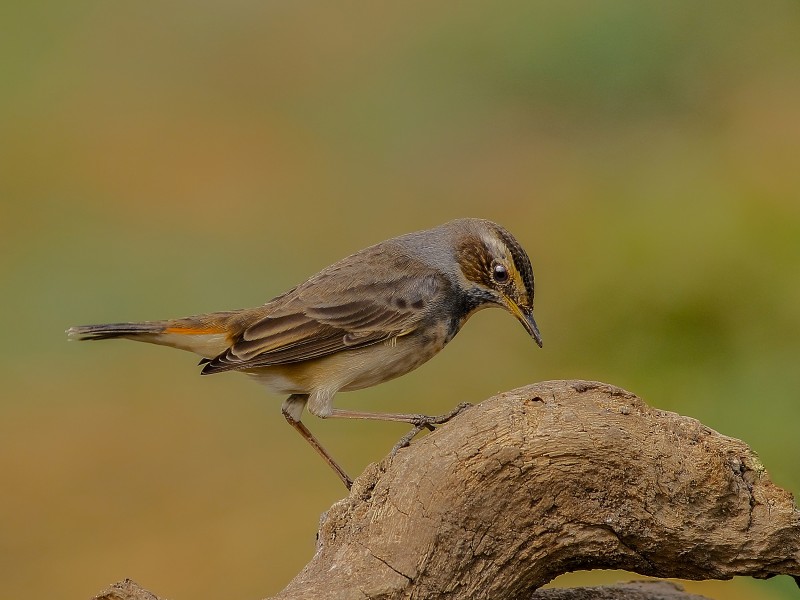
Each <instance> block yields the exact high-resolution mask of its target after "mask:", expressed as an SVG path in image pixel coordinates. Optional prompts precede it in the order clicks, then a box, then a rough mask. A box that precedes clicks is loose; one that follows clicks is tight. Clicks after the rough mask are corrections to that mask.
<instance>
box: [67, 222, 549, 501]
mask: <svg viewBox="0 0 800 600" xmlns="http://www.w3.org/2000/svg"><path fill="white" fill-rule="evenodd" d="M533 297H534V279H533V269H532V267H531V262H530V259H529V258H528V255H527V253H526V252H525V250H523V248H522V246H521V245H520V244H519V242H518V241H517V240H516V238H514V236H513V235H511V233H509V232H508V230H507V229H505V228H504V227H502V226H500V225H498V224H497V223H495V222H493V221H489V220H485V219H476V218H462V219H456V220H453V221H449V222H447V223H444V224H443V225H439V226H438V227H434V228H432V229H426V230H422V231H416V232H412V233H407V234H405V235H400V236H398V237H394V238H391V239H388V240H385V241H382V242H380V243H378V244H375V245H373V246H370V247H368V248H365V249H363V250H360V251H358V252H355V253H354V254H351V255H350V256H347V257H346V258H343V259H342V260H339V261H338V262H335V263H333V264H332V265H330V266H328V267H326V268H324V269H322V270H321V271H320V272H318V273H317V274H316V275H313V276H312V277H310V278H309V279H307V280H306V281H304V282H303V283H301V284H299V285H297V286H295V287H293V288H292V289H290V290H288V291H287V292H284V293H283V294H280V295H279V296H276V297H275V298H273V299H272V300H270V301H269V302H267V303H266V304H263V305H261V306H258V307H255V308H245V309H239V310H228V311H221V312H212V313H207V314H199V315H194V316H190V317H183V318H178V319H169V320H161V321H143V322H130V323H107V324H100V325H80V326H75V327H70V328H69V329H67V332H66V333H67V335H68V338H69V339H71V340H105V339H111V338H125V339H130V340H135V341H140V342H149V343H152V344H159V345H162V346H170V347H173V348H178V349H181V350H187V351H189V352H193V353H195V354H197V355H199V356H200V357H202V358H201V360H200V363H199V365H200V366H202V371H201V373H202V374H203V375H211V374H215V373H222V372H226V371H238V372H242V373H245V374H247V375H249V376H250V377H252V378H253V379H255V380H256V381H258V382H259V383H261V384H263V385H265V386H266V387H267V388H268V389H269V390H271V391H273V392H277V393H280V394H289V396H288V398H287V399H286V400H285V401H284V402H283V404H282V406H281V411H282V413H283V415H284V417H285V418H286V420H287V421H288V422H289V424H291V425H292V427H294V429H296V430H297V431H298V432H299V433H300V435H302V437H303V438H305V440H306V441H307V442H308V443H310V444H311V446H312V447H313V448H314V449H315V450H316V451H317V452H318V453H319V455H320V456H321V457H322V458H323V459H324V460H325V462H326V463H327V464H328V465H329V466H330V467H331V468H332V469H333V470H334V471H335V472H336V474H337V476H338V477H339V478H340V479H341V481H342V483H344V485H345V486H346V487H347V488H348V489H350V487H351V485H352V480H351V479H350V477H349V476H348V475H347V474H346V473H345V471H344V470H343V469H342V467H341V466H340V465H339V464H338V463H337V462H336V461H335V460H334V459H333V457H332V456H331V455H330V454H329V453H328V452H327V450H325V448H323V446H322V445H321V444H320V443H319V441H318V440H317V438H316V437H314V436H313V435H312V434H311V432H310V431H309V430H308V428H307V427H306V426H305V424H304V423H303V422H302V421H301V417H302V414H303V411H304V410H305V409H307V410H308V412H310V413H311V414H312V415H314V416H317V417H320V418H323V419H325V418H346V419H374V420H385V421H399V422H406V423H410V424H412V425H414V426H415V427H416V428H417V431H419V430H420V429H421V428H422V427H428V428H429V429H433V427H432V425H433V424H440V423H442V422H445V421H446V420H447V419H449V418H451V417H452V416H454V414H456V413H457V412H459V410H460V409H458V410H456V411H454V412H453V413H450V414H448V415H443V416H441V417H429V416H425V415H420V414H404V413H373V412H366V411H358V410H347V409H342V408H336V407H334V405H333V399H334V396H335V395H336V394H337V393H338V392H340V391H341V392H344V391H350V390H358V389H363V388H367V387H371V386H374V385H377V384H380V383H383V382H385V381H388V380H390V379H394V378H396V377H399V376H401V375H405V374H406V373H408V372H409V371H412V370H414V369H416V368H417V367H419V366H420V365H422V364H423V363H425V362H426V361H428V360H429V359H430V358H432V357H433V356H434V355H436V354H437V353H438V352H439V351H441V350H442V349H443V348H444V347H445V345H447V343H448V342H450V340H452V339H453V337H454V336H455V335H456V334H457V333H458V332H459V330H460V329H461V327H462V326H463V325H464V323H465V322H466V321H467V319H469V318H470V317H471V316H472V315H473V314H474V313H475V312H477V311H479V310H481V309H484V308H489V307H500V308H503V309H505V310H506V311H508V312H509V313H511V314H512V315H513V316H514V317H516V318H517V320H518V321H519V322H520V323H521V324H522V326H523V327H524V328H525V330H526V331H527V333H528V334H529V335H530V336H531V337H532V338H533V340H534V341H535V342H536V344H537V345H538V346H539V347H541V346H542V337H541V334H540V333H539V327H538V325H537V324H536V321H535V320H534V316H533Z"/></svg>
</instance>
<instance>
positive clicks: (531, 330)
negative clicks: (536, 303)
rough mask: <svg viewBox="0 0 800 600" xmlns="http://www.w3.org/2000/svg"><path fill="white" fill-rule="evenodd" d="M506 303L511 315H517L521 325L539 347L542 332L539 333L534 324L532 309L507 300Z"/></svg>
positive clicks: (537, 327) (540, 345)
mask: <svg viewBox="0 0 800 600" xmlns="http://www.w3.org/2000/svg"><path fill="white" fill-rule="evenodd" d="M508 304H509V308H510V309H511V312H512V313H513V315H514V316H515V317H517V319H518V320H519V322H520V323H522V326H523V327H524V328H525V331H527V332H528V334H530V336H531V337H532V338H533V339H534V341H535V342H536V344H537V345H538V346H539V348H541V347H542V334H541V333H539V326H538V325H537V324H536V321H535V320H534V318H533V309H532V308H528V307H527V306H526V307H521V306H518V305H517V304H516V303H514V302H509V303H508Z"/></svg>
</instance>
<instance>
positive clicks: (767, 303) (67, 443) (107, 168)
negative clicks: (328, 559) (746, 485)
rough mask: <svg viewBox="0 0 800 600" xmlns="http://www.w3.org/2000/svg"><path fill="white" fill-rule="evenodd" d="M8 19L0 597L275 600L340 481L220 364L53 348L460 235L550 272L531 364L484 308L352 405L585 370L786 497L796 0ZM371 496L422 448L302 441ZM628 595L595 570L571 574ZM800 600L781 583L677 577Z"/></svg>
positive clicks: (426, 403) (799, 336)
mask: <svg viewBox="0 0 800 600" xmlns="http://www.w3.org/2000/svg"><path fill="white" fill-rule="evenodd" d="M0 12H2V16H1V18H0V78H1V79H0V85H1V86H2V93H0V202H1V204H0V282H1V283H2V293H1V294H0V320H1V321H2V322H1V323H0V331H2V336H3V337H2V340H3V344H2V349H1V350H0V352H1V353H2V356H0V369H2V373H0V376H1V377H2V388H0V397H1V400H0V481H1V482H2V483H1V485H2V491H0V587H1V588H2V589H0V595H2V596H3V597H7V598H20V597H27V598H76V599H80V598H88V597H90V596H92V595H93V594H94V593H96V592H97V591H99V590H100V589H101V588H103V587H104V586H106V585H107V584H109V583H111V582H113V581H115V580H118V579H121V578H123V577H132V578H134V579H135V580H137V581H138V582H140V583H141V584H142V585H144V586H145V587H148V588H150V589H152V590H154V591H156V592H157V593H159V594H160V595H162V596H166V597H169V598H173V599H175V600H203V599H215V598H221V597H225V598H232V599H248V598H260V597H263V596H265V595H267V594H270V593H274V592H275V591H277V590H279V589H280V588H281V587H282V586H283V585H285V584H286V583H287V582H288V580H289V579H290V578H291V577H292V576H293V575H294V574H295V573H296V572H297V571H298V570H299V569H300V568H301V567H302V565H304V564H305V562H306V561H307V560H308V559H309V558H310V557H311V555H312V553H313V549H314V533H315V531H316V526H317V522H318V518H319V515H320V514H321V513H322V512H323V511H324V510H326V509H327V508H328V506H330V504H331V503H333V502H334V501H336V500H337V499H338V498H340V497H342V495H343V494H344V490H343V488H342V486H341V484H340V482H339V481H338V480H337V479H336V477H335V476H334V475H333V473H331V472H330V471H329V469H328V468H327V467H326V466H325V465H324V464H323V462H322V461H321V460H320V459H319V458H318V457H317V456H316V455H314V453H313V452H312V451H311V449H310V448H309V447H308V446H307V445H306V444H305V443H304V442H303V441H302V440H301V439H300V437H299V436H298V435H297V434H296V433H295V432H294V431H292V430H291V428H289V427H287V426H286V424H285V423H284V420H283V418H282V416H281V415H280V412H279V405H280V402H281V401H282V398H281V397H277V396H273V395H270V394H268V393H267V392H266V391H264V390H263V389H261V388H259V387H258V386H257V385H255V384H253V383H252V382H250V381H248V380H247V378H245V377H241V376H240V375H237V374H224V375H218V376H214V377H202V378H201V377H199V376H198V369H197V368H196V367H195V363H196V359H195V357H193V356H191V355H188V354H184V353H181V352H177V351H174V350H171V349H166V348H157V347H154V346H147V345H144V344H141V345H139V344H133V343H130V342H124V341H120V342H117V341H113V342H104V343H102V344H96V343H85V344H76V343H70V344H68V343H67V341H66V337H65V335H64V333H63V332H64V329H65V328H66V327H67V326H69V325H74V324H84V323H96V322H105V321H118V320H143V319H157V318H166V317H174V316H183V315H187V314H194V313H199V312H205V311H211V310H221V309H229V308H238V307H243V306H250V305H257V304H260V303H262V302H264V301H266V300H267V299H269V298H270V297H272V296H274V295H276V294H278V293H280V292H282V291H283V290H285V289H286V288H288V287H290V286H292V285H294V284H296V283H298V282H299V281H301V280H303V279H304V278H305V277H307V276H309V275H311V274H312V273H314V272H315V271H316V270H318V269H319V268H321V267H323V266H325V265H327V264H329V263H330V262H333V261H334V260H336V259H338V258H341V257H342V256H344V255H346V254H349V253H350V252H352V251H355V250H357V249H359V248H361V247H364V246H366V245H369V244H372V243H374V242H377V241H379V240H382V239H384V238H386V237H390V236H393V235H397V234H400V233H404V232H406V231H411V230H415V229H421V228H425V227H429V226H432V225H436V224H438V223H441V222H443V221H445V220H448V219H450V218H454V217H460V216H480V217H487V218H491V219H494V220H497V221H499V222H500V223H502V224H504V225H505V226H507V227H508V228H509V229H510V230H511V231H512V232H513V233H514V234H515V235H516V236H517V237H518V238H519V240H520V241H521V242H522V244H523V245H524V246H525V248H527V250H528V252H529V253H530V255H531V258H532V261H533V264H534V270H535V273H536V282H537V302H536V315H537V320H538V322H539V325H540V327H541V329H542V334H543V336H544V342H545V345H544V349H543V350H539V349H538V348H537V347H536V346H535V344H533V342H532V341H531V340H530V339H529V338H528V337H527V336H526V334H525V332H524V331H523V329H522V328H521V327H520V326H519V324H518V323H516V321H515V320H514V319H513V318H511V317H510V316H509V315H507V314H505V313H503V312H502V311H486V312H482V313H480V314H478V315H477V316H475V317H474V318H473V320H472V321H471V322H470V323H469V324H468V325H467V326H466V328H465V329H464V331H463V332H462V333H461V334H460V335H459V336H458V337H457V338H456V339H455V340H454V341H453V342H452V343H451V345H450V346H449V347H448V348H447V349H446V351H445V352H443V353H442V354H441V355H440V356H438V357H436V358H435V359H434V360H432V361H431V362H430V363H428V364H426V365H425V366H423V367H422V368H420V369H419V370H418V371H416V372H414V373H412V374H410V375H408V376H406V377H403V378H401V379H399V380H396V381H394V382H391V383H387V384H384V385H382V386H379V387H377V388H373V389H370V390H364V391H361V392H355V393H349V394H342V395H340V396H338V397H337V405H339V406H343V407H353V408H361V409H370V410H394V411H415V412H416V411H421V412H428V413H441V412H444V411H447V410H449V409H450V408H451V407H453V406H454V405H455V404H457V403H459V402H462V401H467V400H469V401H479V400H481V399H482V398H485V397H487V396H488V395H491V394H493V393H494V392H497V391H500V390H506V389H510V388H513V387H516V386H520V385H523V384H526V383H529V382H533V381H540V380H545V379H556V378H584V379H599V380H602V381H606V382H609V383H613V384H616V385H619V386H622V387H625V388H627V389H629V390H631V391H634V392H636V393H637V394H639V395H640V396H642V397H643V398H644V399H645V400H646V401H648V402H649V403H650V404H652V405H655V406H658V407H661V408H664V409H668V410H674V411H678V412H681V413H683V414H688V415H691V416H693V417H696V418H698V419H700V420H702V421H703V422H704V423H706V424H708V425H709V426H711V427H713V428H714V429H716V430H718V431H720V432H723V433H725V434H727V435H731V436H735V437H740V438H743V439H744V440H746V441H747V442H748V443H750V444H751V445H752V447H753V448H754V449H755V450H757V451H758V452H759V454H760V457H761V459H762V461H763V463H764V464H765V465H766V467H767V469H768V470H769V472H770V474H771V476H772V478H773V479H774V480H775V481H776V482H777V483H778V484H780V485H782V486H784V487H786V488H788V489H790V490H793V491H794V492H798V491H800V466H798V457H800V436H798V422H799V421H800V398H799V396H800V392H798V390H800V368H799V366H798V359H799V358H800V276H799V275H800V160H799V158H798V157H800V4H798V3H797V2H793V1H792V2H790V1H775V2H768V3H755V2H736V1H725V2H722V1H716V2H715V1H709V2H701V3H698V2H689V1H677V2H669V3H643V2H638V1H633V0H630V1H616V2H603V3H600V2H589V1H586V2H576V1H566V2H550V3H541V2H523V1H520V2H491V3H490V2H486V3H474V2H447V3H444V2H423V1H416V0H415V1H407V2H402V3H401V2H397V3H369V2H364V3H352V2H344V3H338V2H313V1H312V2H288V1H282V2H277V1H272V2H266V1H265V2H255V1H245V0H232V1H230V2H216V3H215V2H188V1H180V0H170V1H164V2H147V1H145V2H125V3H123V2H102V1H99V0H90V1H86V0H76V1H70V2H55V1H53V0H43V1H37V0H32V1H27V2H22V1H20V0H12V2H6V3H4V5H3V7H2V9H0ZM307 422H308V424H309V427H310V428H311V429H312V430H313V431H315V432H317V433H318V435H319V437H320V438H321V439H322V440H323V442H324V443H325V444H326V445H327V446H328V447H329V448H330V450H331V452H332V453H333V454H334V455H335V456H337V457H339V458H340V459H341V461H342V462H343V464H344V465H345V466H346V468H347V470H348V471H349V472H350V473H352V474H353V475H357V474H358V473H360V472H361V470H362V469H363V468H364V467H365V466H366V465H367V464H368V463H370V462H372V461H375V460H378V459H380V458H381V457H382V456H383V455H384V454H385V453H386V452H387V451H388V450H389V449H390V448H391V447H392V445H393V444H394V443H395V441H396V440H397V439H398V438H399V436H401V435H402V434H403V433H405V431H406V429H405V427H403V426H402V425H397V424H380V423H370V422H323V421H320V420H318V419H314V418H313V417H308V418H307ZM629 576H630V575H629V574H625V573H601V572H593V573H584V574H578V575H571V576H568V577H564V578H561V579H559V580H557V581H556V582H555V583H556V584H576V583H599V582H606V581H616V580H619V579H625V578H628V577H629ZM690 589H692V590H697V591H699V592H701V593H705V594H708V595H710V596H713V597H716V598H726V599H740V598H741V599H744V598H747V599H752V598H760V599H769V600H771V599H779V598H793V597H796V594H797V589H796V588H795V586H794V583H793V582H791V581H790V580H789V579H788V578H776V579H773V580H770V581H766V582H764V581H753V580H747V579H740V580H736V581H733V582H711V583H706V584H690Z"/></svg>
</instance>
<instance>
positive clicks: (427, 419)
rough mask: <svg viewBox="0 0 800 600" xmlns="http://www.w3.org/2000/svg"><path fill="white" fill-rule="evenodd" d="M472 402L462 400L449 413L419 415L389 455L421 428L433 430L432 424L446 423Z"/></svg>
mask: <svg viewBox="0 0 800 600" xmlns="http://www.w3.org/2000/svg"><path fill="white" fill-rule="evenodd" d="M471 406H472V404H471V403H470V402H462V403H461V404H459V405H458V406H456V407H455V408H454V409H453V410H451V411H450V412H449V413H445V414H443V415H437V416H428V415H419V416H418V417H417V419H416V420H415V421H414V422H413V425H414V429H412V430H411V431H409V432H408V433H407V434H405V435H404V436H403V437H401V438H400V440H399V441H398V442H397V443H396V444H395V445H394V447H393V448H392V451H391V452H390V454H389V455H390V456H394V455H395V454H397V452H398V451H399V450H400V449H401V448H405V447H406V446H408V445H409V444H410V443H411V440H413V439H414V438H415V437H417V434H418V433H419V432H421V431H422V430H423V429H427V430H428V431H433V430H434V429H435V427H434V425H441V424H442V423H447V422H448V421H449V420H450V419H452V418H453V417H455V416H457V415H460V414H461V413H462V412H464V411H465V410H467V409H468V408H470V407H471Z"/></svg>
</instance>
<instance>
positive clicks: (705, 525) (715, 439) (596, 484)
mask: <svg viewBox="0 0 800 600" xmlns="http://www.w3.org/2000/svg"><path fill="white" fill-rule="evenodd" d="M581 569H624V570H627V571H632V572H635V573H639V574H642V575H648V576H654V577H665V578H682V579H729V578H731V577H733V576H736V575H748V576H751V577H756V578H768V577H772V576H774V575H781V574H785V575H790V576H793V577H795V578H796V580H797V578H798V577H800V511H798V509H797V507H796V506H795V504H794V501H793V498H792V496H791V494H789V493H788V492H787V491H785V490H783V489H781V488H779V487H777V486H776V485H774V484H773V483H772V482H771V481H770V480H769V477H768V476H767V473H766V471H765V469H764V467H763V466H762V465H761V463H760V462H759V460H758V458H757V457H756V455H755V454H754V453H753V451H752V450H751V449H750V448H749V447H748V446H747V445H746V444H745V443H744V442H742V441H740V440H737V439H733V438H730V437H726V436H724V435H721V434H719V433H717V432H715V431H713V430H711V429H709V428H708V427H706V426H704V425H702V424H701V423H700V422H698V421H696V420H695V419H692V418H689V417H683V416H680V415H677V414H675V413H671V412H666V411H662V410H658V409H653V408H650V407H648V406H647V405H646V404H645V403H644V402H643V401H642V400H640V399H639V398H638V397H636V396H635V395H633V394H631V393H629V392H626V391H624V390H622V389H620V388H617V387H614V386H610V385H607V384H603V383H597V382H588V381H550V382H544V383H539V384H534V385H530V386H527V387H523V388H520V389H517V390H513V391H510V392H506V393H503V394H499V395H497V396H494V397H492V398H490V399H488V400H486V401H484V402H482V403H481V404H479V405H477V406H474V407H472V408H470V409H469V410H466V411H464V412H463V413H461V414H460V415H458V416H457V417H456V418H454V419H453V420H452V421H450V422H448V423H447V424H445V425H442V426H441V427H439V428H438V429H437V430H436V431H435V432H433V433H431V434H429V435H426V436H424V437H421V438H419V439H417V440H416V441H415V442H413V443H412V444H411V445H410V446H409V447H407V448H403V449H401V450H400V451H399V452H397V453H396V454H395V455H394V456H390V457H387V458H386V459H385V460H383V461H382V462H381V463H379V464H374V465H371V466H370V467H368V468H367V469H366V471H365V472H364V473H363V474H362V475H361V476H360V477H359V478H357V479H356V481H355V482H354V485H353V488H352V490H351V492H350V494H349V496H348V497H347V498H345V499H343V500H341V501H339V502H337V503H336V504H334V505H333V506H332V507H331V508H330V510H329V511H328V513H327V515H326V516H325V517H324V519H323V521H322V525H321V527H320V530H319V534H318V544H317V551H316V553H315V555H314V557H313V558H312V559H311V561H310V562H309V563H308V565H306V567H305V568H304V569H303V570H302V571H301V572H300V573H299V574H298V575H297V576H296V577H295V578H294V579H293V580H292V581H291V582H290V583H289V585H288V586H287V587H286V588H285V589H284V590H283V591H281V592H280V593H279V594H278V595H276V596H275V597H274V599H273V600H279V599H280V600H299V599H314V600H328V599H331V600H333V599H337V600H339V599H341V600H344V599H350V598H352V599H359V600H363V599H365V598H369V599H374V598H381V599H391V598H415V599H425V598H470V599H472V598H491V599H493V600H502V599H516V598H532V597H533V598H537V599H539V598H548V597H549V598H561V597H562V596H557V595H550V596H548V595H547V594H553V592H550V591H546V590H541V591H539V592H537V595H535V596H534V595H533V594H534V592H535V591H536V590H537V588H539V587H541V586H542V585H544V584H545V583H547V582H549V581H551V580H552V579H553V578H555V577H557V576H558V575H560V574H562V573H566V572H570V571H575V570H581ZM606 589H608V588H606ZM662 591H663V590H662ZM609 593H611V592H609ZM615 593H616V592H615ZM621 593H622V594H623V595H621V596H613V595H609V596H599V597H609V598H617V597H619V598H627V599H629V600H632V599H633V598H640V597H648V598H659V597H665V598H666V597H671V596H669V595H667V596H665V595H663V594H662V595H660V596H659V595H654V594H652V593H651V595H649V596H641V593H642V592H641V590H640V591H636V592H635V593H637V594H639V595H638V596H635V595H631V594H633V593H634V590H622V592H621ZM678 593H679V592H678ZM542 594H545V595H542ZM570 597H573V598H578V597H581V596H570ZM593 597H598V596H593ZM684 597H685V598H688V597H689V596H688V595H686V596H684ZM143 598H144V597H143Z"/></svg>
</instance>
